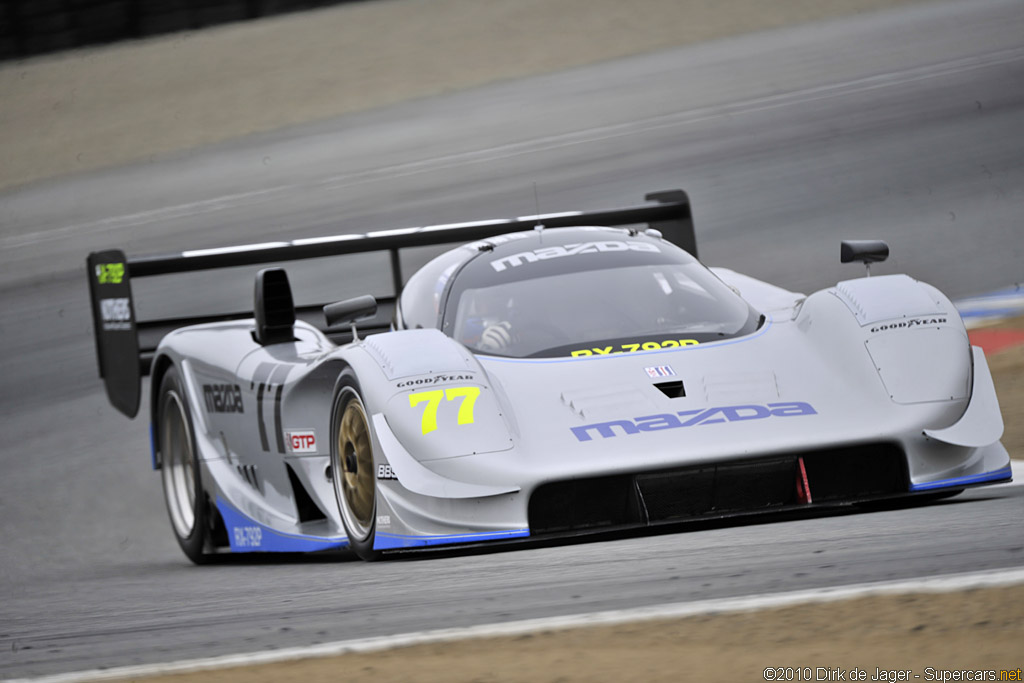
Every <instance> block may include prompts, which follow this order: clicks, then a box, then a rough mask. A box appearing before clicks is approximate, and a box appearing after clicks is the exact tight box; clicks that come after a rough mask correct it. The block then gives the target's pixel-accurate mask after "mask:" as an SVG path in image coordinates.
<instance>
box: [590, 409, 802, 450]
mask: <svg viewBox="0 0 1024 683" xmlns="http://www.w3.org/2000/svg"><path fill="white" fill-rule="evenodd" d="M817 414H818V411H816V410H815V409H814V408H813V407H812V406H811V404H810V403H804V402H802V401H794V402H791V403H769V404H768V405H764V406H762V405H754V404H750V405H739V406H722V407H720V408H708V409H706V410H681V411H679V412H678V413H660V414H658V415H644V416H642V417H634V418H633V419H632V420H629V419H626V420H610V421H608V422H595V423H594V424H589V425H583V426H582V427H572V428H571V429H572V433H573V434H574V435H575V436H576V439H577V440H578V441H592V440H593V438H594V436H600V437H601V438H604V439H611V438H614V437H616V436H619V435H620V434H625V435H627V436H628V435H632V434H639V433H640V432H658V431H661V430H663V429H679V428H681V427H695V426H698V425H708V424H718V423H722V422H744V421H747V420H765V419H768V418H772V417H798V416H800V415H817ZM680 418H689V419H685V420H683V419H680Z"/></svg>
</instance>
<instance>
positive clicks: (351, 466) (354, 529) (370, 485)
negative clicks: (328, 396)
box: [331, 374, 380, 561]
mask: <svg viewBox="0 0 1024 683" xmlns="http://www.w3.org/2000/svg"><path fill="white" fill-rule="evenodd" d="M331 469H332V471H333V473H334V475H333V477H332V479H333V481H334V496H335V498H336V499H337V501H338V508H339V510H340V511H341V521H342V523H343V524H344V525H345V533H346V534H348V542H349V546H351V548H352V550H353V551H354V552H355V554H356V555H358V556H359V557H360V558H362V559H363V560H367V561H369V560H375V559H377V558H378V557H380V551H377V550H374V549H373V541H374V536H375V533H376V514H377V479H376V476H375V475H374V465H373V441H372V439H371V438H370V425H369V422H368V420H367V418H366V408H365V407H364V406H363V400H362V398H361V397H360V395H359V385H358V383H357V382H356V380H355V378H354V377H352V376H351V375H348V374H346V375H343V376H342V378H341V380H340V381H339V382H338V390H337V393H336V395H335V398H334V408H333V410H332V411H331Z"/></svg>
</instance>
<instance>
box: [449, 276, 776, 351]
mask: <svg viewBox="0 0 1024 683" xmlns="http://www.w3.org/2000/svg"><path fill="white" fill-rule="evenodd" d="M456 296H457V299H455V300H450V301H449V302H448V310H447V312H446V315H445V323H444V324H445V332H446V333H447V334H449V335H451V336H452V337H454V338H455V339H457V340H458V341H460V342H462V343H463V344H465V345H466V346H467V347H469V348H470V349H472V350H474V351H477V352H480V353H488V354H493V355H501V356H512V357H517V358H527V357H534V356H577V357H579V356H591V355H606V354H612V353H628V352H631V351H647V350H655V349H662V348H676V347H679V346H689V345H695V344H700V343H703V342H708V341H717V340H720V339H724V338H728V337H734V336H738V335H742V334H749V333H750V332H753V331H754V330H755V329H757V327H758V324H759V317H760V316H758V315H757V314H756V313H755V312H754V311H753V310H752V309H751V308H750V306H749V305H748V304H747V303H746V302H745V301H744V300H743V299H741V298H740V297H739V296H738V295H737V294H736V293H735V292H734V291H733V290H731V289H730V288H729V287H727V286H726V285H725V284H724V283H723V282H722V281H721V280H719V279H718V278H717V277H715V276H714V275H713V274H712V273H711V272H709V271H708V270H707V269H706V268H704V267H703V266H701V265H700V264H699V263H696V262H693V263H657V264H645V265H629V266H622V267H618V268H604V269H588V270H581V271H577V272H571V273H559V274H555V275H547V276H543V277H534V278H529V279H521V280H517V281H513V282H504V283H501V284H496V285H492V286H487V287H479V288H470V289H464V290H462V291H461V292H460V293H457V294H456V293H453V298H454V297H456ZM452 312H453V313H452Z"/></svg>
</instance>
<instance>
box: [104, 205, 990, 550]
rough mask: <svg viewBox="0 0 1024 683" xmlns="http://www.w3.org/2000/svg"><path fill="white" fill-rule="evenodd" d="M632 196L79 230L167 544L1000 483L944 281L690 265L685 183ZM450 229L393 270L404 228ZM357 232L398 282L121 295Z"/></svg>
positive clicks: (382, 531) (278, 257) (523, 530)
mask: <svg viewBox="0 0 1024 683" xmlns="http://www.w3.org/2000/svg"><path fill="white" fill-rule="evenodd" d="M648 200H649V201H648V203H647V204H645V205H642V206H638V207H633V208H627V209H619V210H614V211H603V212H594V213H580V212H572V213H561V214H551V215H546V216H545V215H541V216H530V217H525V218H519V219H515V220H491V221H483V222H479V223H463V224H458V225H439V226H428V227H422V228H415V229H408V230H389V231H383V232H379V233H370V234H366V235H352V234H346V235H338V236H334V237H324V238H316V239H304V240H295V241H293V242H276V243H270V244H258V245H249V246H243V247H230V248H225V249H209V250H202V251H194V252H185V253H183V254H178V255H173V256H159V257H137V258H126V257H125V256H124V254H123V253H122V252H120V251H117V250H111V251H105V252H94V253H92V254H90V256H89V258H88V277H89V283H90V291H91V295H92V309H93V319H94V324H95V332H96V342H97V350H98V357H99V364H100V374H101V376H102V377H103V378H104V381H105V383H106V387H107V393H108V396H109V398H110V400H111V402H112V403H113V405H114V406H116V407H117V408H118V409H119V410H121V411H122V412H124V413H125V414H127V415H128V416H130V417H131V416H134V415H135V414H136V413H137V412H138V408H139V403H140V398H141V375H143V374H149V376H150V377H151V380H150V385H149V386H150V390H149V404H150V414H151V432H152V445H153V465H154V467H155V468H156V469H158V470H160V472H161V476H162V479H163V488H164V492H165V496H166V504H167V510H168V513H169V517H170V521H171V527H172V529H173V531H174V534H175V536H176V537H177V539H178V542H179V544H180V545H181V548H182V550H184V552H185V554H186V555H187V556H188V557H189V558H191V559H192V560H193V561H195V562H203V561H204V560H206V559H209V558H210V557H211V556H214V555H216V554H218V553H226V552H235V553H241V552H253V551H263V552H268V551H269V552H278V551H280V552H305V551H319V550H327V549H334V548H343V547H350V548H351V549H352V550H353V551H354V552H355V553H356V554H357V555H358V556H360V557H362V558H364V559H372V558H374V557H376V556H378V555H379V554H380V553H381V552H382V551H387V550H392V549H409V548H419V547H423V546H439V545H450V544H465V543H481V542H491V541H507V540H510V539H519V538H526V537H531V538H532V537H540V536H544V535H557V534H581V533H586V532H593V531H606V530H611V529H623V528H630V527H648V526H653V525H660V524H667V523H675V522H681V521H687V520H696V519H706V518H720V517H726V516H731V515H746V514H758V513H767V512H774V511H786V510H794V509H811V508H813V507H815V506H830V507H831V506H837V505H849V504H853V503H861V502H865V501H878V500H886V499H891V498H899V497H910V496H919V495H926V496H935V495H949V494H953V493H956V492H959V491H960V490H962V489H963V488H965V487H968V486H975V485H980V484H990V483H994V482H1000V481H1007V480H1009V479H1010V460H1009V457H1008V455H1007V452H1006V449H1005V448H1004V447H1003V446H1002V444H1001V443H1000V441H999V439H1000V437H1001V435H1002V430H1003V423H1002V419H1001V417H1000V413H999V406H998V403H997V401H996V395H995V391H994V388H993V384H992V378H991V375H990V373H989V369H988V366H987V365H986V362H985V356H984V354H983V353H982V351H981V349H979V348H977V347H971V345H970V343H969V342H968V338H967V333H966V331H965V329H964V325H963V323H962V321H961V319H960V317H959V315H958V314H957V311H956V309H955V308H954V307H953V304H952V303H951V302H950V300H949V299H948V298H946V296H944V295H943V294H942V293H941V292H939V291H938V290H937V289H935V288H934V287H932V286H930V285H927V284H925V283H923V282H919V281H917V280H914V279H913V278H911V277H908V276H907V275H884V276H875V277H857V278H855V279H850V280H846V281H844V282H840V283H838V284H837V285H835V286H834V287H831V288H829V289H825V290H822V291H819V292H815V293H813V294H811V295H810V296H805V295H803V294H796V293H793V292H789V291H785V290H783V289H780V288H778V287H775V286H772V285H770V284H766V283H764V282H761V281H758V280H755V279H753V278H750V277H747V276H744V275H741V274H739V273H736V272H733V271H731V270H726V269H721V268H707V267H705V266H704V265H703V264H702V263H701V262H700V261H699V260H698V259H697V257H696V252H697V249H696V244H695V241H694V234H693V224H692V222H691V218H690V210H689V204H688V200H687V197H686V195H685V193H683V192H681V191H678V190H677V191H670V192H662V193H656V194H653V195H649V196H648ZM608 226H626V227H608ZM455 242H468V243H467V244H463V246H458V247H456V248H454V249H452V250H451V251H448V252H446V253H443V254H442V255H440V256H438V257H437V258H435V259H434V260H432V261H430V262H429V263H427V265H425V266H424V267H422V268H421V269H419V270H418V272H416V273H415V274H413V275H412V276H411V277H409V278H408V279H407V281H406V280H405V279H404V278H403V275H402V273H401V265H402V261H401V259H400V258H399V252H400V250H403V249H406V248H407V247H415V246H424V245H431V244H446V243H455ZM371 251H383V252H385V253H390V257H391V258H390V264H391V271H392V272H391V275H392V278H393V286H394V293H395V296H394V297H380V298H379V299H375V298H374V297H372V296H368V295H364V296H359V297H356V298H354V299H346V300H344V301H339V302H336V303H331V304H328V305H326V306H323V305H319V306H317V307H300V308H296V306H295V305H294V304H293V298H292V293H291V288H290V285H289V280H288V277H287V275H286V273H285V270H283V269H282V268H280V267H275V268H265V269H264V270H261V271H260V272H259V273H258V274H257V275H256V281H255V305H254V310H253V311H251V312H245V313H233V314H227V315H219V316H212V317H210V318H206V319H189V320H183V319H175V320H143V321H137V320H136V319H135V302H134V300H133V297H132V281H133V280H135V279H138V278H140V277H145V276H151V275H163V274H168V273H175V272H190V271H196V270H204V269H211V268H222V267H228V266H239V265H252V264H266V263H280V262H283V261H294V260H299V259H305V258H311V257H323V256H329V255H338V254H349V253H360V252H371ZM887 254H888V247H886V246H885V244H884V243H882V242H865V241H856V242H844V243H843V244H842V249H841V257H842V260H843V261H863V262H864V263H865V264H869V263H870V262H871V261H879V260H883V259H884V258H885V256H886V255H887ZM850 268H851V269H853V268H857V269H858V270H860V267H858V266H856V265H853V266H850ZM851 274H853V273H851ZM858 274H860V273H858ZM345 284H348V285H352V284H358V281H356V282H355V283H353V282H352V281H351V280H349V281H347V282H346V280H345V278H339V290H341V289H342V287H343V286H344V285H345ZM361 319H362V320H364V322H361V323H359V325H358V326H357V325H356V321H358V320H361ZM310 320H312V321H314V322H315V323H316V324H313V323H311V322H309V321H310Z"/></svg>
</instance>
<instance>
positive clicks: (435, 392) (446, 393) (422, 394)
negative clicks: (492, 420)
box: [409, 387, 480, 434]
mask: <svg viewBox="0 0 1024 683" xmlns="http://www.w3.org/2000/svg"><path fill="white" fill-rule="evenodd" d="M479 395H480V387H452V388H451V389H444V390H442V389H432V390H430V391H416V392H413V393H411V394H409V406H410V407H412V408H415V407H416V406H418V405H419V404H421V403H424V402H426V404H427V405H426V407H425V408H424V409H423V425H422V426H423V433H424V434H429V433H430V432H432V431H434V430H435V429H437V407H438V406H439V405H441V399H442V398H443V399H445V400H448V401H454V400H455V399H458V398H461V399H462V403H460V404H459V414H458V417H457V418H456V422H457V424H460V425H467V424H473V422H474V417H473V406H474V405H476V399H477V397H478V396H479Z"/></svg>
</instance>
